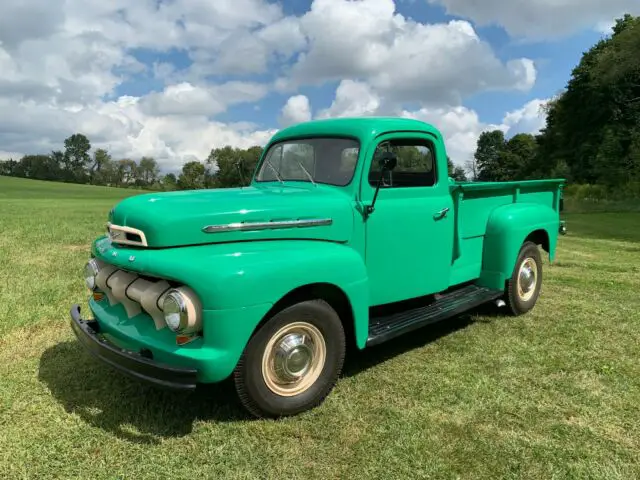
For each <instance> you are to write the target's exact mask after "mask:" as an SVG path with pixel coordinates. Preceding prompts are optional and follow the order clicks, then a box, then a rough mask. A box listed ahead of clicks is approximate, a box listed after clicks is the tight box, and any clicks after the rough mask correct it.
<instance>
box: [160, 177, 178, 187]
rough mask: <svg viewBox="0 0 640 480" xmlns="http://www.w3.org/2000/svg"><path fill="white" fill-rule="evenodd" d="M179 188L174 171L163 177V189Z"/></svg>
mask: <svg viewBox="0 0 640 480" xmlns="http://www.w3.org/2000/svg"><path fill="white" fill-rule="evenodd" d="M177 188H178V179H177V178H176V176H175V175H174V174H173V173H167V174H166V175H165V176H164V177H162V189H163V190H167V191H171V190H176V189H177Z"/></svg>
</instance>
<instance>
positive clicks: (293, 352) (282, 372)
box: [274, 333, 313, 382]
mask: <svg viewBox="0 0 640 480" xmlns="http://www.w3.org/2000/svg"><path fill="white" fill-rule="evenodd" d="M312 360H313V342H312V340H311V337H309V336H307V335H302V334H296V333H290V334H289V335H286V336H285V337H284V339H282V341H281V342H280V343H279V344H278V345H277V346H276V351H275V358H274V371H275V373H276V375H277V377H278V379H279V380H282V381H284V382H292V381H295V380H296V379H298V378H300V377H301V376H303V375H304V374H305V373H306V372H307V371H308V370H309V367H310V366H311V361H312Z"/></svg>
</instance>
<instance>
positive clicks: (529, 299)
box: [505, 242, 542, 315]
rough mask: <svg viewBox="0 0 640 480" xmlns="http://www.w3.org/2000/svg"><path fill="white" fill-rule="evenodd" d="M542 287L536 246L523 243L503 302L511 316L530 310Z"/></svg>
mask: <svg viewBox="0 0 640 480" xmlns="http://www.w3.org/2000/svg"><path fill="white" fill-rule="evenodd" d="M541 287H542V256H541V255H540V250H539V249H538V246H537V245H536V244H535V243H533V242H525V243H524V244H523V245H522V247H521V248H520V252H519V254H518V258H517V260H516V264H515V266H514V268H513V273H512V274H511V278H510V279H509V280H508V281H507V287H506V289H505V290H506V291H505V297H506V298H505V301H506V304H507V307H508V308H509V310H511V313H512V314H513V315H522V314H524V313H527V312H528V311H529V310H531V309H532V308H533V307H534V305H535V304H536V301H537V300H538V296H539V295H540V288H541Z"/></svg>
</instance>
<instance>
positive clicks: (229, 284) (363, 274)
mask: <svg viewBox="0 0 640 480" xmlns="http://www.w3.org/2000/svg"><path fill="white" fill-rule="evenodd" d="M105 241H107V240H102V242H105ZM93 251H94V254H95V255H96V256H99V257H101V258H102V259H103V260H105V261H106V262H109V263H112V264H114V265H116V266H119V267H120V268H123V269H127V270H132V271H137V272H139V273H141V274H144V275H148V276H153V277H160V278H166V279H170V280H175V281H177V282H180V283H183V284H186V285H189V287H191V288H192V289H193V290H194V291H195V292H196V293H197V294H198V296H199V297H200V299H201V301H202V305H203V308H204V309H205V310H213V311H222V310H224V311H230V310H237V309H245V308H249V307H253V306H256V305H265V304H270V305H273V304H275V303H276V302H277V301H278V300H280V299H281V298H282V297H284V296H285V295H286V294H287V293H289V292H290V291H292V290H294V289H296V288H298V287H301V286H304V285H309V284H312V283H329V284H332V285H335V286H336V287H338V288H340V289H341V290H342V291H343V292H344V293H345V294H346V296H347V298H348V299H349V301H350V303H351V306H352V309H353V316H354V319H355V325H354V329H355V335H356V343H357V344H358V346H359V347H361V348H362V347H363V346H364V343H365V342H366V337H367V334H368V314H369V288H368V278H367V271H366V267H365V264H364V262H363V259H362V257H361V256H360V255H359V254H358V252H357V251H356V250H354V249H353V248H351V247H349V246H348V245H344V244H340V243H333V242H326V241H314V240H276V241H264V242H236V243H224V244H210V245H200V246H192V247H181V248H170V249H160V250H134V249H127V248H121V247H113V246H112V245H108V244H107V245H106V246H105V245H104V244H101V243H100V241H98V242H96V243H95V244H94V249H93ZM114 252H116V253H117V254H116V255H115V256H114V255H113V254H114ZM131 258H134V260H130V259H131ZM260 320H261V318H257V319H253V320H252V321H255V325H257V324H258V322H259V321H260ZM255 325H252V326H249V325H243V331H247V330H250V331H253V329H254V328H255Z"/></svg>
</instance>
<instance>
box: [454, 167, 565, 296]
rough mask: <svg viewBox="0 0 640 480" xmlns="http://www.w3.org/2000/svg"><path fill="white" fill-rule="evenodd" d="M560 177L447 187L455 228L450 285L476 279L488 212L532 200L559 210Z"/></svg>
mask: <svg viewBox="0 0 640 480" xmlns="http://www.w3.org/2000/svg"><path fill="white" fill-rule="evenodd" d="M564 182H565V180H564V179H550V180H526V181H515V182H460V183H453V184H451V186H450V192H451V196H452V198H453V205H454V213H455V227H454V248H453V258H452V261H453V264H452V271H451V279H450V285H458V284H461V283H464V282H466V281H469V280H472V279H475V278H478V277H479V276H480V271H481V268H482V257H483V255H482V252H483V246H484V240H485V236H486V232H487V225H488V222H489V218H490V216H491V214H492V213H493V212H494V211H495V209H496V208H498V207H501V206H503V205H508V204H514V203H533V204H540V205H544V206H548V207H550V208H551V209H553V210H554V211H556V212H559V210H560V194H561V187H562V184H563V183H564Z"/></svg>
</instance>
